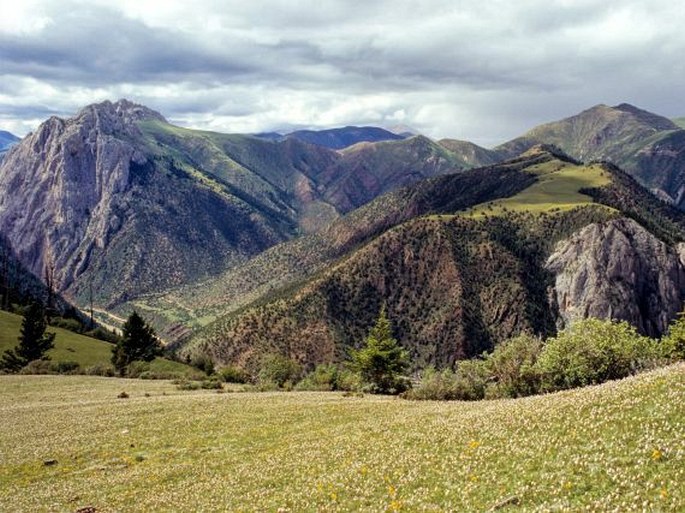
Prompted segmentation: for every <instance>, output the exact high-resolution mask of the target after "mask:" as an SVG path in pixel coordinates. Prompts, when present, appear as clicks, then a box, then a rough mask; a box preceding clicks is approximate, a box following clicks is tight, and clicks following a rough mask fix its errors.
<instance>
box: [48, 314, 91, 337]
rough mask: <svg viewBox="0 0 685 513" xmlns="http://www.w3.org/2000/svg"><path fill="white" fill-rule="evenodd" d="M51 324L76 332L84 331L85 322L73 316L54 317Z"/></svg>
mask: <svg viewBox="0 0 685 513" xmlns="http://www.w3.org/2000/svg"><path fill="white" fill-rule="evenodd" d="M50 325H51V326H54V327H56V328H62V329H65V330H68V331H73V332H74V333H82V332H83V324H82V323H81V322H79V321H78V320H76V319H72V318H66V317H55V318H53V319H52V322H51V323H50Z"/></svg>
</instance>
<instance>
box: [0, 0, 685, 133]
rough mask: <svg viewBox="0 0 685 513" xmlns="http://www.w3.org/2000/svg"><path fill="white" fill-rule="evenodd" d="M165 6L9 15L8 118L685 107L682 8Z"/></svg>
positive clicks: (209, 123)
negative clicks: (103, 106) (122, 109)
mask: <svg viewBox="0 0 685 513" xmlns="http://www.w3.org/2000/svg"><path fill="white" fill-rule="evenodd" d="M157 5H158V4H157ZM165 5H166V7H165V8H164V9H159V8H157V7H156V6H155V5H153V3H150V2H146V1H145V0H138V1H136V2H114V1H107V0H93V1H91V2H82V1H79V0H72V1H71V2H70V3H68V4H67V3H66V2H52V1H49V0H44V1H42V2H38V8H35V9H33V11H32V12H30V13H27V12H22V13H19V15H17V16H18V19H19V22H23V23H24V24H25V25H26V26H27V27H28V29H26V30H13V28H12V27H11V26H5V25H1V23H2V22H0V27H1V28H2V30H1V31H0V70H1V71H0V128H6V129H10V130H11V129H13V128H14V129H15V130H26V129H27V127H29V126H30V125H31V124H32V123H35V121H36V120H37V119H40V118H41V117H44V116H45V115H47V114H48V113H64V114H67V113H73V112H74V111H76V110H78V108H79V107H81V106H82V105H83V104H85V103H89V102H92V101H99V100H102V99H105V98H110V99H116V98H119V97H128V98H131V99H133V100H136V101H140V102H142V103H145V104H147V105H150V106H151V107H153V108H156V109H158V110H160V111H161V112H162V113H163V114H164V115H165V116H166V117H167V118H169V119H171V120H175V121H177V122H179V123H184V124H187V125H192V126H196V127H202V128H208V129H214V130H223V131H267V130H273V129H280V128H285V127H303V126H308V127H316V126H320V127H324V126H334V125H343V124H349V123H358V124H367V123H369V124H393V123H396V122H400V121H401V122H402V123H406V124H408V125H413V126H415V127H416V128H419V129H421V130H423V131H424V132H426V133H428V134H429V135H432V136H436V137H442V136H450V137H458V138H464V139H470V140H474V141H476V142H480V143H482V144H487V145H493V144H496V143H498V142H502V141H504V140H506V139H507V138H510V137H513V136H516V135H518V134H519V133H521V132H522V131H524V130H525V129H527V128H530V127H532V126H533V125H534V124H537V123H540V122H544V121H550V120H553V119H556V118H559V117H563V116H567V115H571V114H573V113H575V112H578V111H579V110H582V109H585V108H588V107H590V106H592V105H594V104H597V103H608V104H616V103H620V102H623V101H627V102H631V103H635V104H637V105H639V106H641V107H643V108H646V109H650V110H654V111H656V112H658V113H661V114H664V115H673V116H674V115H682V114H683V113H685V107H683V106H682V100H681V99H680V94H679V93H680V91H682V90H683V86H685V69H684V67H685V66H684V65H683V61H682V55H683V51H684V50H685V34H683V33H682V30H681V28H680V25H681V22H682V20H683V19H684V17H685V16H684V15H685V7H681V6H680V4H679V3H678V2H666V1H662V0H658V1H654V2H650V3H649V5H645V4H644V2H638V1H632V0H627V1H610V0H609V1H607V0H604V1H598V0H578V1H574V2H549V1H542V0H530V1H523V2H511V1H506V2H505V1H500V0H496V1H489V2H483V1H469V0H462V1H447V0H445V1H442V0H432V1H424V2H413V1H408V0H394V1H389V0H376V1H371V2H365V3H364V4H360V3H354V4H353V5H352V4H351V3H350V2H345V1H342V0H329V1H320V0H319V1H318V2H313V1H305V2H276V1H274V2H258V3H257V2H242V1H204V2H194V3H193V5H192V7H191V6H189V5H187V3H184V2H168V3H166V4H165ZM36 20H39V21H40V23H34V21H36ZM20 24H21V23H20Z"/></svg>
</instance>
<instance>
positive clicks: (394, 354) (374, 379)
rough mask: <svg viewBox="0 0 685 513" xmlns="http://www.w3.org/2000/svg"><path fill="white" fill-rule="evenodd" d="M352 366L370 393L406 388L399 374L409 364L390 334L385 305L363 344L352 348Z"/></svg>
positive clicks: (407, 358)
mask: <svg viewBox="0 0 685 513" xmlns="http://www.w3.org/2000/svg"><path fill="white" fill-rule="evenodd" d="M352 367H353V369H354V370H356V371H357V372H359V374H360V375H361V377H362V380H363V381H364V382H366V383H367V384H369V385H370V386H371V391H372V392H375V393H380V394H396V393H400V392H402V391H404V390H406V388H407V382H406V380H405V379H403V378H402V373H403V372H404V371H405V370H406V369H407V367H409V355H408V353H407V351H405V350H404V349H402V347H401V346H400V345H399V344H398V343H397V340H395V339H394V338H393V336H392V328H391V326H390V321H389V320H388V315H387V313H386V308H385V306H383V307H382V308H381V311H380V314H379V315H378V319H376V324H375V325H374V327H373V328H371V330H370V332H369V336H368V337H367V338H366V345H365V346H364V347H362V348H361V349H359V350H356V351H354V350H353V351H352Z"/></svg>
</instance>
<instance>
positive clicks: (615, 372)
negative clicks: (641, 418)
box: [537, 319, 658, 391]
mask: <svg viewBox="0 0 685 513" xmlns="http://www.w3.org/2000/svg"><path fill="white" fill-rule="evenodd" d="M657 349H658V348H657V347H656V345H655V344H654V342H653V341H652V340H651V339H649V338H646V337H643V336H641V335H639V334H638V333H637V332H636V331H635V328H633V327H632V326H630V325H629V324H628V323H627V322H625V321H622V322H613V321H602V320H599V319H585V320H581V321H577V322H575V323H574V324H572V325H571V326H570V327H569V328H567V329H565V330H564V331H562V332H561V333H559V335H557V336H556V337H555V338H551V339H549V340H548V341H547V343H546V344H545V347H544V348H543V350H542V353H541V354H540V357H539V358H538V362H537V370H538V371H539V372H540V373H541V376H542V387H543V390H546V391H552V390H561V389H566V388H573V387H580V386H585V385H592V384H596V383H602V382H604V381H608V380H611V379H618V378H623V377H625V376H628V375H630V374H633V373H635V372H637V371H638V370H641V369H644V368H646V367H648V366H651V365H653V364H654V362H655V361H656V360H657V359H658V351H657Z"/></svg>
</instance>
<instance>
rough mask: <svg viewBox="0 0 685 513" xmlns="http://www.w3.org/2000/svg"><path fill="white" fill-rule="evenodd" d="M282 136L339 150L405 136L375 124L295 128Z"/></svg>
mask: <svg viewBox="0 0 685 513" xmlns="http://www.w3.org/2000/svg"><path fill="white" fill-rule="evenodd" d="M284 137H287V138H294V139H299V140H301V141H304V142H308V143H310V144H316V145H317V146H323V147H325V148H330V149H333V150H341V149H343V148H347V147H348V146H352V145H354V144H357V143H360V142H380V141H399V140H402V139H404V138H405V136H404V135H400V134H396V133H394V132H390V131H388V130H384V129H383V128H378V127H375V126H346V127H344V128H332V129H329V130H296V131H295V132H291V133H289V134H287V135H286V136H284Z"/></svg>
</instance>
